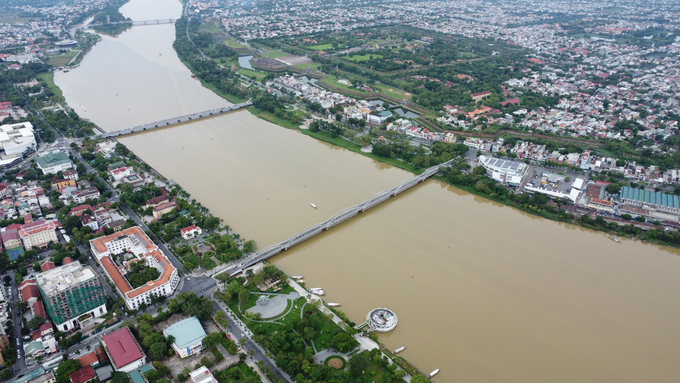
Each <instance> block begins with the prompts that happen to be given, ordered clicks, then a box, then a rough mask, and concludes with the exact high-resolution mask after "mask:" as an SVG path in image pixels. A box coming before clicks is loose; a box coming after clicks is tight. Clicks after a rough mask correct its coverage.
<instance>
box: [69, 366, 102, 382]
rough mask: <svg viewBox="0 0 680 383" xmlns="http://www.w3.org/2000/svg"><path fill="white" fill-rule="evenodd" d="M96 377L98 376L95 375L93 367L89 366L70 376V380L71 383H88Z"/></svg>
mask: <svg viewBox="0 0 680 383" xmlns="http://www.w3.org/2000/svg"><path fill="white" fill-rule="evenodd" d="M96 377H97V375H96V374H95V373H94V370H93V369H92V366H87V367H83V368H81V369H80V370H78V371H76V372H74V373H72V374H71V375H69V376H68V379H69V380H70V381H71V383H86V382H89V381H90V380H93V379H94V378H96Z"/></svg>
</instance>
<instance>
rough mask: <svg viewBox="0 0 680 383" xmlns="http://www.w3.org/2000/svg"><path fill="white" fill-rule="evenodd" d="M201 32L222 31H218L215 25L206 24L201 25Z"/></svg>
mask: <svg viewBox="0 0 680 383" xmlns="http://www.w3.org/2000/svg"><path fill="white" fill-rule="evenodd" d="M199 30H200V31H201V32H208V33H221V32H222V30H221V29H220V27H219V26H217V25H216V24H215V23H206V24H203V25H201V27H200V28H199Z"/></svg>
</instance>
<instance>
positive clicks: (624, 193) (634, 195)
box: [619, 186, 680, 209]
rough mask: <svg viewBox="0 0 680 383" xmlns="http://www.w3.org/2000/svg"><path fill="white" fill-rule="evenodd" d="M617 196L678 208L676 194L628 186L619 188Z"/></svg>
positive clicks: (678, 201) (679, 206) (679, 200)
mask: <svg viewBox="0 0 680 383" xmlns="http://www.w3.org/2000/svg"><path fill="white" fill-rule="evenodd" d="M619 198H620V199H630V200H634V201H640V202H645V203H648V204H652V205H660V206H666V207H672V208H675V209H680V197H678V196H675V195H671V194H665V193H657V192H653V191H649V190H642V189H633V188H629V187H628V186H624V187H622V188H621V191H620V192H619Z"/></svg>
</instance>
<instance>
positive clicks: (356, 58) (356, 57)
mask: <svg viewBox="0 0 680 383" xmlns="http://www.w3.org/2000/svg"><path fill="white" fill-rule="evenodd" d="M383 57H384V56H383V55H378V54H366V55H351V56H345V57H343V58H344V59H345V60H347V61H351V62H355V63H358V62H363V61H368V60H371V58H373V59H381V58H383Z"/></svg>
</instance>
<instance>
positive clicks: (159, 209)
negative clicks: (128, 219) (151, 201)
mask: <svg viewBox="0 0 680 383" xmlns="http://www.w3.org/2000/svg"><path fill="white" fill-rule="evenodd" d="M176 207H177V202H175V201H172V202H168V203H164V204H162V205H158V206H156V207H155V208H153V217H154V218H155V219H160V218H161V217H162V216H163V215H164V214H167V213H170V212H171V211H173V210H175V208H176Z"/></svg>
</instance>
